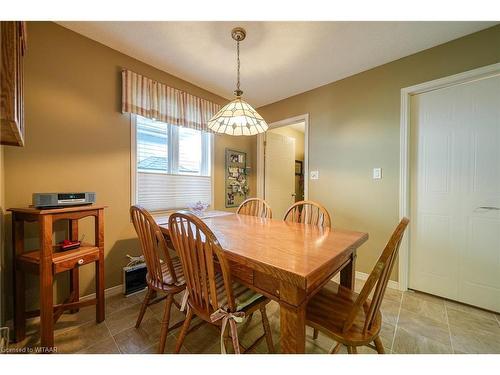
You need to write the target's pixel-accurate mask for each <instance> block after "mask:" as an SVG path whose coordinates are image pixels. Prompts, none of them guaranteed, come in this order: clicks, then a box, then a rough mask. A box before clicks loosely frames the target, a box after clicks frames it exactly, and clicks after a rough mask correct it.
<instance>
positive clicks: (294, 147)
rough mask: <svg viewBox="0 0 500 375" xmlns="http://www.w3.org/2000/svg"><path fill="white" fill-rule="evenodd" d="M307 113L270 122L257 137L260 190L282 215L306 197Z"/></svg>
mask: <svg viewBox="0 0 500 375" xmlns="http://www.w3.org/2000/svg"><path fill="white" fill-rule="evenodd" d="M308 130H309V127H308V116H307V115H303V116H297V117H294V118H290V119H285V120H282V121H279V122H276V123H272V124H270V126H269V130H268V131H267V132H266V133H265V134H262V135H259V139H258V141H257V169H258V171H257V190H258V191H257V194H258V196H259V197H261V198H263V199H265V200H266V201H267V202H268V203H269V205H270V206H271V208H272V211H273V218H275V219H281V218H283V216H284V214H285V212H286V210H287V209H288V207H290V206H291V205H292V204H293V203H295V202H298V201H301V200H304V199H306V198H307V178H306V177H307V166H308V160H307V159H308V158H307V156H308V150H307V142H308Z"/></svg>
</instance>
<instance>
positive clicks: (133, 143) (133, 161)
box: [130, 114, 137, 220]
mask: <svg viewBox="0 0 500 375" xmlns="http://www.w3.org/2000/svg"><path fill="white" fill-rule="evenodd" d="M136 127H137V124H136V116H135V115H133V114H130V205H131V206H133V205H135V204H136V203H137V139H136V138H137V131H136ZM131 220H132V219H131Z"/></svg>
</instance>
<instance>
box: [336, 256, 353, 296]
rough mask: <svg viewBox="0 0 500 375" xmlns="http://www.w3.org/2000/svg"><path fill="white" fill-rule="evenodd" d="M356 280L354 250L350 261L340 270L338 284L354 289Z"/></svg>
mask: <svg viewBox="0 0 500 375" xmlns="http://www.w3.org/2000/svg"><path fill="white" fill-rule="evenodd" d="M355 281H356V251H354V252H353V253H352V255H351V261H350V262H349V264H347V265H346V266H345V267H344V268H343V269H342V270H341V271H340V285H342V286H343V287H346V288H348V289H351V290H354V283H355Z"/></svg>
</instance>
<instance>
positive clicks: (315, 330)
mask: <svg viewBox="0 0 500 375" xmlns="http://www.w3.org/2000/svg"><path fill="white" fill-rule="evenodd" d="M318 333H319V331H318V330H317V329H316V328H314V330H313V340H316V339H317V338H318Z"/></svg>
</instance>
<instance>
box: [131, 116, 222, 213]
mask: <svg viewBox="0 0 500 375" xmlns="http://www.w3.org/2000/svg"><path fill="white" fill-rule="evenodd" d="M172 126H177V125H172ZM172 133H173V132H172ZM175 133H176V134H177V135H178V132H175ZM170 134H171V132H169V136H170ZM201 139H202V143H203V142H206V138H205V137H202V138H201ZM209 139H210V147H209V148H208V152H209V153H210V167H209V170H210V176H209V177H210V185H211V186H210V190H211V192H210V200H211V203H210V206H209V209H213V207H214V203H215V202H214V199H215V191H214V175H215V170H214V166H215V147H214V144H215V137H214V135H213V134H209ZM169 142H170V140H169ZM130 143H131V147H130V205H131V206H132V205H135V204H137V202H138V190H137V174H138V173H139V170H138V168H137V115H136V114H133V113H131V114H130ZM177 147H178V146H177ZM172 149H173V147H169V162H170V160H172V159H170V157H171V155H172V153H173V150H172ZM206 150H207V149H206ZM205 156H206V155H205ZM202 164H204V165H202V170H203V169H204V168H207V167H208V165H207V162H206V158H202ZM141 173H153V174H154V173H162V172H153V171H151V172H141ZM165 174H170V175H172V173H165ZM181 175H182V176H190V175H189V174H181ZM194 177H196V176H194ZM207 177H208V176H207ZM175 211H176V209H168V210H163V211H152V212H151V213H152V214H153V216H154V215H155V214H162V213H165V212H175Z"/></svg>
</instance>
